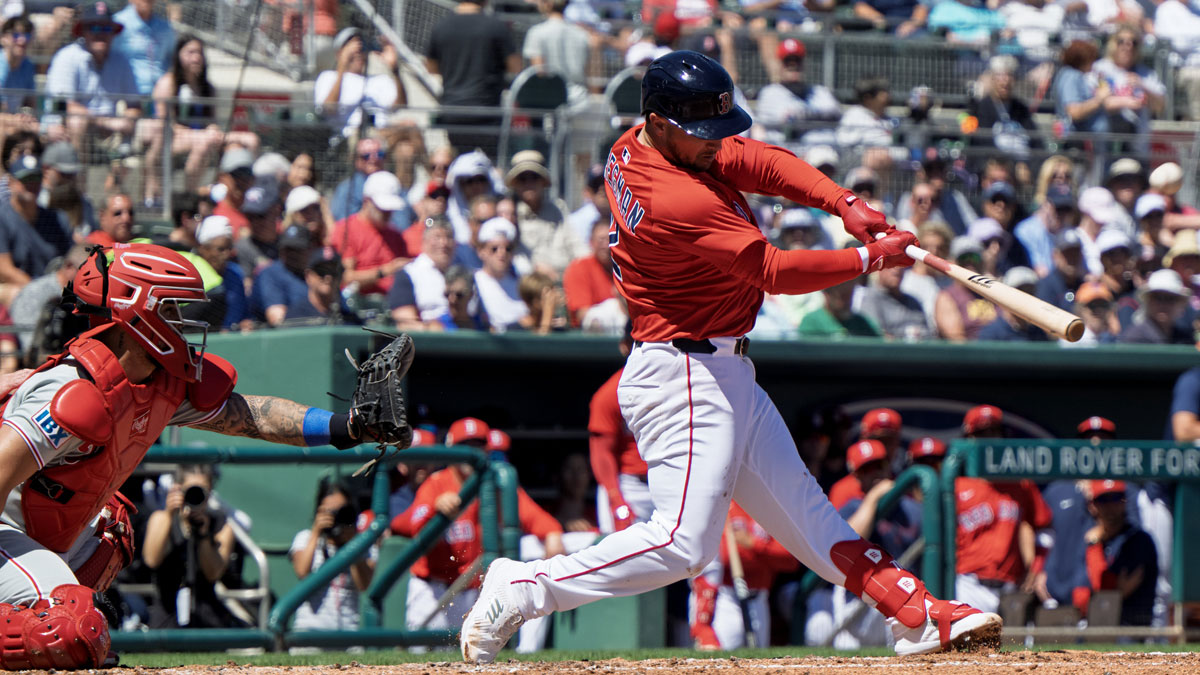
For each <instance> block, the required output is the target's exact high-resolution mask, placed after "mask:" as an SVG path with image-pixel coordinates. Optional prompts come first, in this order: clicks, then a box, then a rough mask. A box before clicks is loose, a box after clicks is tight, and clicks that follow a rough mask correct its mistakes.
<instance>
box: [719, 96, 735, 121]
mask: <svg viewBox="0 0 1200 675" xmlns="http://www.w3.org/2000/svg"><path fill="white" fill-rule="evenodd" d="M730 110H733V96H732V95H731V94H730V93H729V92H727V91H723V92H721V95H720V96H718V97H717V114H718V115H724V114H725V113H727V112H729V111H730Z"/></svg>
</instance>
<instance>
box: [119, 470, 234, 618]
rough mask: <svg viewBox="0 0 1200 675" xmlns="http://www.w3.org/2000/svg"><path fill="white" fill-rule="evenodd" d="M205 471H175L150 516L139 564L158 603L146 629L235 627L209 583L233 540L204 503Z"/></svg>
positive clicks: (208, 477)
mask: <svg viewBox="0 0 1200 675" xmlns="http://www.w3.org/2000/svg"><path fill="white" fill-rule="evenodd" d="M212 487H213V476H212V469H211V467H209V466H201V465H192V466H181V467H180V468H179V470H178V471H176V473H175V484H174V485H173V486H172V487H171V489H170V491H169V492H168V493H167V499H166V504H165V508H163V509H162V510H159V511H155V512H154V513H151V514H150V519H149V520H148V521H147V523H146V540H145V543H144V544H143V546H142V559H143V560H144V561H145V562H146V566H147V567H149V568H150V569H151V570H153V577H154V585H155V587H156V588H157V589H158V602H157V603H156V604H155V605H153V606H151V608H150V627H151V628H175V627H179V628H220V627H230V626H239V625H241V623H240V622H239V621H238V620H237V619H236V618H235V617H234V616H233V615H232V614H230V612H229V610H228V609H226V608H225V605H223V604H222V603H221V600H220V599H219V598H217V593H216V589H215V586H214V585H215V584H216V582H217V580H219V579H220V578H221V576H222V575H224V574H225V570H226V568H227V567H228V565H229V559H230V557H231V556H232V555H233V549H234V537H233V528H232V527H230V525H229V522H228V519H227V518H226V516H225V514H224V513H222V512H220V511H219V510H217V509H215V508H213V507H212V506H210V504H209V499H210V497H211V496H212Z"/></svg>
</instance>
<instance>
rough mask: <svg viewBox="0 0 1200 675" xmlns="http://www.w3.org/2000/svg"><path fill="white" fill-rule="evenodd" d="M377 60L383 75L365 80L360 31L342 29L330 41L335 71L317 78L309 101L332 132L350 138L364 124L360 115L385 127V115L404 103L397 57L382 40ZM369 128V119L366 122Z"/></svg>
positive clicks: (365, 50) (378, 125) (364, 58)
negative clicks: (316, 108)
mask: <svg viewBox="0 0 1200 675" xmlns="http://www.w3.org/2000/svg"><path fill="white" fill-rule="evenodd" d="M381 41H382V42H383V48H382V49H381V50H380V52H379V59H380V61H382V62H383V67H384V69H385V71H386V72H384V73H383V74H381V75H372V76H370V77H368V76H367V74H366V73H367V56H368V54H367V49H366V46H365V43H364V42H363V36H362V31H360V30H359V29H357V28H354V27H350V28H343V29H342V31H341V32H339V33H338V34H337V36H336V37H334V39H333V44H334V46H335V47H336V48H337V69H336V70H326V71H325V72H323V73H321V74H320V75H318V76H317V81H316V83H315V84H314V85H313V100H314V102H315V103H316V104H317V105H318V106H320V107H321V109H322V110H323V111H324V115H325V118H326V119H328V120H329V121H330V122H331V123H332V124H333V126H334V128H335V129H340V130H341V134H342V135H343V136H345V137H347V138H351V137H353V136H355V135H357V134H358V130H359V128H360V127H361V126H363V124H364V120H363V115H364V114H367V115H370V116H371V118H373V122H374V124H373V126H376V127H383V126H386V124H387V116H388V113H390V112H392V111H393V110H395V109H396V108H397V107H399V106H402V105H405V104H406V103H407V101H408V99H407V95H406V94H405V91H404V83H403V82H402V81H401V80H400V55H399V53H398V52H397V51H396V48H395V46H393V45H392V44H391V43H390V42H387V41H386V40H384V39H382V37H381ZM366 124H367V125H371V119H370V118H369V119H368V121H367V122H366Z"/></svg>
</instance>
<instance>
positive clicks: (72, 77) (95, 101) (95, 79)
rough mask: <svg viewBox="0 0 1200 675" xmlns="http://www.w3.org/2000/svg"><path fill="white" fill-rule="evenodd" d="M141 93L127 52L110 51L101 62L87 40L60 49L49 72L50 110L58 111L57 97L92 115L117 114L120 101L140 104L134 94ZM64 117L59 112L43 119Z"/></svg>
mask: <svg viewBox="0 0 1200 675" xmlns="http://www.w3.org/2000/svg"><path fill="white" fill-rule="evenodd" d="M137 93H138V89H137V81H136V80H134V77H133V68H131V67H130V65H129V61H128V60H126V59H125V57H124V56H123V55H121V54H117V53H114V52H110V53H108V54H107V56H106V58H104V60H103V61H100V62H97V60H96V58H95V57H94V56H93V54H92V52H90V51H88V48H87V47H86V46H84V42H83V40H77V41H75V42H72V43H70V44H68V45H67V46H65V47H63V48H62V49H60V50H58V52H57V53H56V54H55V55H54V58H53V59H51V61H50V70H49V71H47V72H46V105H47V112H50V111H53V110H54V105H55V100H56V99H65V100H67V101H71V102H74V103H78V104H80V105H82V106H84V107H85V108H87V112H88V113H89V114H90V115H93V116H97V117H115V116H116V114H117V101H120V100H124V101H125V102H126V104H128V105H134V106H136V105H137V101H136V99H134V98H133V97H135V96H136V95H137ZM48 118H50V119H48ZM60 119H61V118H60V117H58V116H57V115H46V116H45V117H43V118H42V121H43V122H46V123H54V122H56V121H59V120H60Z"/></svg>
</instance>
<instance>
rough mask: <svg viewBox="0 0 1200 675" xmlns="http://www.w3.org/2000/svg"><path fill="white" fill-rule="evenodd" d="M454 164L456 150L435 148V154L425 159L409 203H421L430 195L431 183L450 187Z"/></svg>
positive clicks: (414, 182)
mask: <svg viewBox="0 0 1200 675" xmlns="http://www.w3.org/2000/svg"><path fill="white" fill-rule="evenodd" d="M453 162H454V148H452V147H450V146H449V145H443V146H440V147H437V148H434V150H433V152H431V153H429V154H428V155H427V156H426V157H425V162H424V164H423V165H422V168H421V171H420V176H419V177H417V178H416V179H414V180H413V186H412V189H410V190H409V191H408V203H409V204H416V203H417V202H420V201H421V198H422V197H424V196H426V195H427V194H429V185H430V184H431V183H432V184H436V185H443V186H447V187H449V185H448V181H449V173H450V165H451V163H453Z"/></svg>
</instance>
